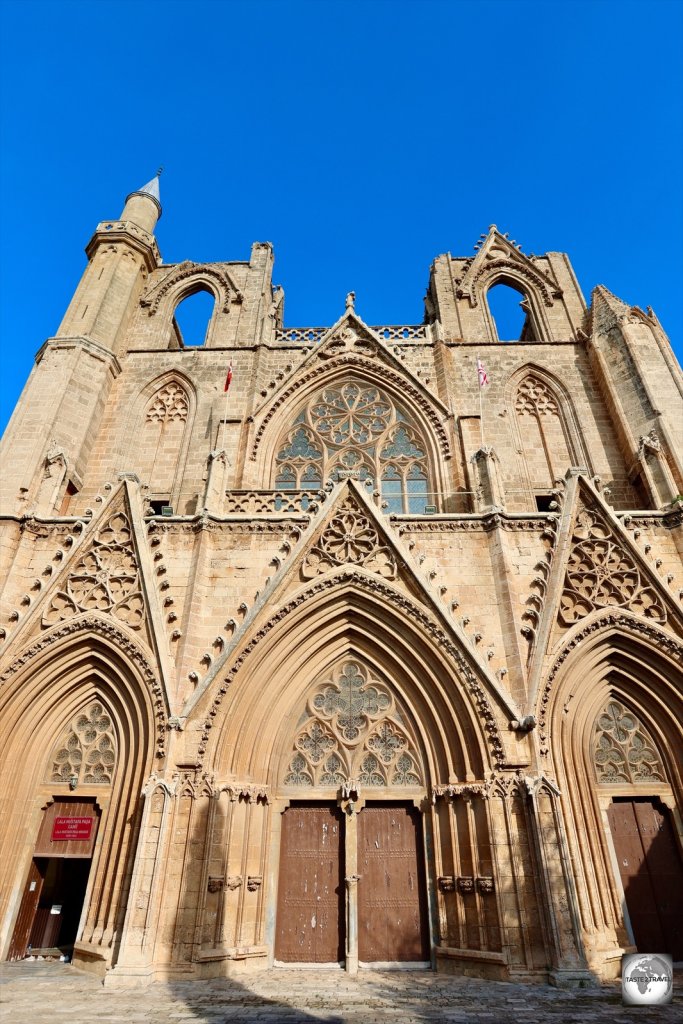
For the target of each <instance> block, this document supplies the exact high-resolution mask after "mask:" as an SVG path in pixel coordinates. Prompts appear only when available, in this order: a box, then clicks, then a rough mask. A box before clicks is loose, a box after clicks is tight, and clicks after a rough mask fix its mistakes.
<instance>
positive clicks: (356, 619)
mask: <svg viewBox="0 0 683 1024" xmlns="http://www.w3.org/2000/svg"><path fill="white" fill-rule="evenodd" d="M346 656H348V657H354V656H357V657H360V658H362V659H363V660H364V661H365V662H366V663H367V664H369V665H370V666H372V667H373V669H374V670H375V671H376V672H377V673H378V674H379V675H380V676H381V677H382V678H384V679H386V680H387V681H388V682H389V683H390V684H391V685H392V686H394V687H395V691H396V694H397V696H398V698H399V700H400V702H401V704H402V705H403V706H404V707H405V708H406V709H407V710H408V713H409V714H410V715H411V716H412V720H413V723H414V728H415V730H416V732H417V733H418V734H419V739H420V744H421V745H422V748H423V751H424V757H425V763H426V765H427V773H428V775H429V777H430V781H431V782H432V783H433V784H437V783H444V782H450V781H456V780H457V781H461V782H464V781H470V780H472V779H474V778H483V777H484V775H485V773H486V771H487V770H488V769H489V768H491V767H493V766H495V767H500V766H501V765H502V762H503V744H502V740H501V736H500V732H499V725H498V719H497V718H496V715H495V713H494V709H493V703H492V700H491V699H490V695H489V694H488V693H487V692H486V691H485V689H484V685H483V683H482V682H481V680H480V679H479V678H478V676H477V673H476V672H475V670H474V668H473V667H472V666H471V665H470V663H469V661H468V659H467V657H466V655H465V654H464V653H463V652H462V651H461V650H460V649H459V648H458V646H457V645H456V643H455V642H454V641H453V640H452V638H451V637H450V636H448V635H447V634H446V633H445V631H444V630H442V629H441V628H440V627H439V626H438V624H437V623H436V622H435V621H434V620H433V619H431V618H430V617H429V616H428V615H427V614H426V613H425V612H424V611H423V610H422V609H421V608H420V607H419V606H418V605H416V604H415V603H414V602H413V601H411V600H410V599H409V598H408V597H406V596H405V595H404V594H401V593H400V592H399V591H397V590H395V589H394V588H393V587H391V586H389V585H388V584H386V583H384V581H381V580H379V579H378V578H377V577H373V576H370V575H369V574H368V575H366V574H365V573H363V572H361V571H358V570H349V571H344V572H342V573H340V574H335V575H332V576H325V577H321V578H318V579H317V580H316V581H315V582H314V583H312V584H311V585H310V586H309V587H307V588H306V589H304V590H302V591H300V592H299V593H298V594H297V595H296V596H294V597H293V598H291V599H290V600H289V601H288V602H287V603H286V604H284V605H283V606H282V607H281V608H280V609H279V610H278V611H277V612H276V613H275V615H273V616H271V617H270V619H269V620H268V621H267V622H265V623H264V624H263V625H262V626H261V627H260V628H258V629H257V631H256V632H255V633H254V634H253V635H252V636H251V638H250V639H248V640H247V641H246V643H244V644H243V645H242V646H241V649H239V653H237V652H236V657H234V659H232V667H231V669H230V671H229V672H228V674H227V675H226V676H225V677H224V678H223V680H222V682H221V684H220V686H219V687H218V690H217V691H216V690H214V691H213V692H214V698H213V702H212V705H211V707H210V709H209V712H208V716H207V717H206V719H205V721H204V728H203V732H202V736H201V740H200V744H199V751H198V753H199V758H200V760H201V761H202V762H203V764H204V766H205V767H207V768H208V769H209V770H211V771H214V772H216V773H217V774H220V775H221V776H222V775H224V774H225V772H226V771H227V772H229V773H232V774H235V775H237V776H238V777H244V775H249V773H255V772H257V771H258V772H260V773H263V767H262V766H263V765H269V768H268V771H269V772H270V774H271V777H269V781H272V775H273V773H275V771H276V769H275V767H274V766H275V765H276V764H279V763H280V758H281V756H282V754H283V750H284V747H283V746H282V745H283V744H286V743H287V742H288V741H289V740H291V736H290V735H289V734H288V732H287V728H286V727H284V726H283V718H284V717H285V716H289V718H290V719H291V721H290V722H289V726H288V727H289V729H290V732H291V731H292V730H293V729H294V728H295V726H296V721H295V719H296V716H297V715H300V714H301V712H302V709H303V707H304V704H305V701H306V697H307V694H308V691H309V688H310V686H311V685H312V684H313V682H314V679H315V678H316V674H317V673H324V672H326V671H327V670H328V669H329V668H330V666H331V665H332V664H333V663H334V661H335V659H338V658H341V657H346ZM204 707H206V705H204ZM199 710H200V709H199V706H198V707H197V712H199ZM205 713H206V712H205ZM281 726H282V728H280V727H281ZM257 766H261V767H260V768H259V767H257ZM260 781H266V780H265V779H261V780H260Z"/></svg>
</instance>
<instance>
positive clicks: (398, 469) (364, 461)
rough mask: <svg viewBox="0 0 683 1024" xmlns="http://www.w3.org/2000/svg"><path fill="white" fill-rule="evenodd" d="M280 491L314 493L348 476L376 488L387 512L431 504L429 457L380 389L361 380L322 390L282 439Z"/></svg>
mask: <svg viewBox="0 0 683 1024" xmlns="http://www.w3.org/2000/svg"><path fill="white" fill-rule="evenodd" d="M275 466H276V468H275V480H274V485H275V487H277V488H278V489H290V490H291V489H307V488H310V489H316V488H319V487H322V485H323V484H324V483H326V482H327V481H328V480H332V481H334V482H335V483H336V482H337V481H339V480H342V479H348V478H349V477H352V478H354V479H357V480H361V481H370V482H371V483H372V484H373V485H374V486H375V487H377V488H378V489H379V490H380V491H381V493H382V497H383V499H384V502H385V507H386V511H387V512H389V513H402V512H412V513H416V514H422V513H423V512H424V510H425V505H426V504H429V503H430V492H429V483H428V472H427V453H426V449H425V445H424V443H423V441H422V439H421V438H420V436H419V434H418V432H417V431H416V430H415V429H414V428H413V427H412V426H411V424H410V423H409V422H408V420H407V418H406V417H405V415H404V414H403V413H402V412H401V410H400V409H398V408H397V407H396V406H395V405H394V403H393V402H392V401H391V400H390V399H389V398H388V397H387V396H386V395H385V394H384V393H383V392H382V391H381V390H380V389H379V388H376V387H373V386H368V385H367V384H366V383H362V382H359V381H353V380H352V381H349V382H347V383H346V384H343V385H340V386H338V387H328V388H323V389H322V390H321V391H320V392H319V393H318V394H317V395H316V396H315V397H314V398H313V399H312V400H311V401H310V402H309V403H308V405H307V406H306V408H305V409H303V410H302V412H300V413H299V415H298V416H297V418H296V421H295V423H294V424H293V426H292V427H291V428H290V430H289V431H288V432H287V434H286V435H285V436H284V437H283V438H282V439H281V442H280V446H279V448H278V452H277V455H276V457H275Z"/></svg>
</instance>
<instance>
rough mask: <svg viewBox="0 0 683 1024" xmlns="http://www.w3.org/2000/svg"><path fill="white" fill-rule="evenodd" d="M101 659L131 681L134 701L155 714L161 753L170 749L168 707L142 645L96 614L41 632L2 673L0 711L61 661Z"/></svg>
mask: <svg viewBox="0 0 683 1024" xmlns="http://www.w3.org/2000/svg"><path fill="white" fill-rule="evenodd" d="M84 658H85V659H91V658H97V659H99V660H100V662H101V663H102V664H103V665H105V666H109V669H110V670H111V672H112V674H113V675H114V676H115V677H116V678H117V679H120V680H121V681H128V683H129V686H128V688H129V689H130V690H131V692H132V693H135V694H136V695H137V696H136V700H138V701H139V702H140V701H142V702H143V703H144V704H146V705H147V706H148V707H149V709H150V712H151V716H152V722H153V723H155V724H154V725H153V726H152V732H151V735H152V736H155V739H154V740H152V741H151V742H153V743H154V745H155V748H156V755H157V757H160V758H161V757H164V756H165V753H166V735H167V734H166V722H167V720H168V714H169V712H168V706H167V703H166V698H165V695H164V692H163V690H162V687H161V684H160V682H159V679H158V674H157V673H155V671H154V669H153V668H152V666H151V665H150V663H149V661H148V660H147V657H146V656H145V654H144V652H143V650H142V648H141V647H140V646H139V645H138V643H137V642H136V641H135V640H134V639H133V638H132V636H130V634H128V633H127V632H126V631H124V630H123V629H121V628H119V627H118V626H116V625H115V624H114V623H113V622H111V621H109V620H107V619H104V618H100V617H99V616H98V615H81V616H75V617H73V618H71V619H68V620H67V621H65V622H63V623H61V624H60V625H58V626H55V627H54V628H53V629H51V630H49V631H47V632H45V633H43V634H41V635H40V636H39V637H38V638H37V639H36V640H35V641H34V642H33V643H32V644H31V645H30V646H29V647H27V648H26V649H25V650H24V651H23V652H22V653H21V654H19V655H17V657H15V658H14V659H13V660H12V661H11V662H10V663H9V665H7V666H6V668H4V669H3V671H2V673H0V714H1V715H3V717H4V716H5V715H6V713H7V712H6V708H7V707H8V703H9V701H10V700H11V699H12V695H13V694H15V693H16V692H18V691H23V690H24V689H26V690H27V692H28V693H29V694H30V693H31V692H32V691H33V689H34V688H35V687H36V686H37V685H38V680H43V681H44V682H46V681H47V680H49V679H50V678H51V676H52V674H53V673H54V671H55V666H56V665H57V664H62V663H63V664H65V665H71V664H73V663H79V662H81V661H82V660H83V659H84Z"/></svg>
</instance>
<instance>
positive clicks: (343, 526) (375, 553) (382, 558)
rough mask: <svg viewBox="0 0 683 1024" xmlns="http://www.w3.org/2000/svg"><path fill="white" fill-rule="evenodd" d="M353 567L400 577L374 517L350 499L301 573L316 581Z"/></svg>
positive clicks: (326, 531)
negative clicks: (342, 567)
mask: <svg viewBox="0 0 683 1024" xmlns="http://www.w3.org/2000/svg"><path fill="white" fill-rule="evenodd" d="M349 564H350V565H360V566H362V567H363V568H364V569H367V570H369V571H370V572H374V573H377V574H378V575H379V576H383V577H384V579H388V580H392V579H394V578H395V577H396V559H395V557H394V555H393V553H392V551H391V550H390V548H388V547H387V546H386V545H383V544H382V543H381V541H380V537H379V533H378V531H377V528H376V527H375V525H374V523H373V522H372V521H371V519H370V517H369V516H368V515H367V514H366V513H365V512H363V511H362V510H361V509H359V508H358V507H357V506H356V505H355V503H354V502H352V501H351V500H350V499H347V500H346V501H344V502H343V503H342V505H341V506H340V507H339V509H338V510H337V512H335V513H334V515H333V516H332V517H331V519H330V521H329V523H328V524H327V526H326V527H325V529H324V530H323V532H322V534H321V536H320V537H319V539H318V542H317V543H316V544H315V546H314V547H313V548H311V550H310V551H309V552H308V554H307V555H306V558H305V559H304V562H303V565H302V567H301V573H302V576H303V577H304V579H312V578H313V577H314V576H318V575H319V574H320V573H323V572H327V571H328V570H329V569H334V568H336V567H338V566H341V565H349Z"/></svg>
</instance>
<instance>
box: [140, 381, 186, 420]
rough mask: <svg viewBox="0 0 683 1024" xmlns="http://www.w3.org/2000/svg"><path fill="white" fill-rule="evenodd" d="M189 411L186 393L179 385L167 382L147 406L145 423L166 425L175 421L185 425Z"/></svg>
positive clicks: (174, 382)
mask: <svg viewBox="0 0 683 1024" xmlns="http://www.w3.org/2000/svg"><path fill="white" fill-rule="evenodd" d="M188 411H189V402H188V398H187V393H186V391H185V389H184V388H183V387H181V385H180V384H179V383H178V382H177V381H175V380H172V381H169V382H168V384H165V385H164V387H162V388H160V389H159V391H157V392H156V394H155V395H153V396H152V399H151V401H150V403H149V405H148V406H147V412H146V413H145V422H146V423H160V424H161V425H162V426H163V425H164V424H166V423H171V422H173V421H177V422H179V423H185V422H186V421H187V414H188Z"/></svg>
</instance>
